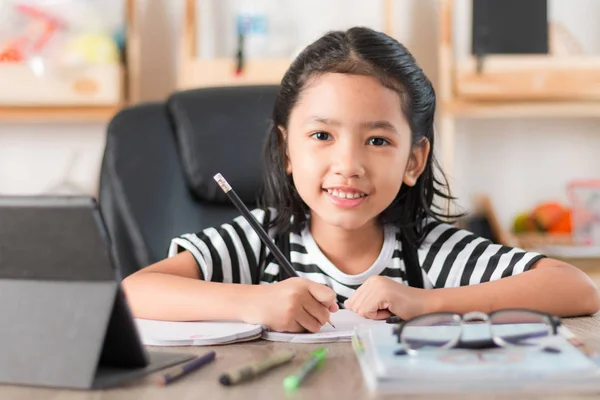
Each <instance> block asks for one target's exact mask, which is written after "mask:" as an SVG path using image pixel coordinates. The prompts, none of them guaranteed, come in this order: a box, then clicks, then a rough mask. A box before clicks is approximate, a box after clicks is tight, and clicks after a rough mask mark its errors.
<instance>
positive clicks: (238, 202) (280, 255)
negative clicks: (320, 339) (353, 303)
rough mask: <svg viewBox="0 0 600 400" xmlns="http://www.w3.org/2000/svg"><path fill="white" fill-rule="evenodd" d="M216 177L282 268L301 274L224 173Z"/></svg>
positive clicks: (292, 274)
mask: <svg viewBox="0 0 600 400" xmlns="http://www.w3.org/2000/svg"><path fill="white" fill-rule="evenodd" d="M214 179H215V181H217V183H218V184H219V186H220V187H221V189H223V191H224V192H225V194H226V195H227V197H229V199H230V200H231V202H232V203H233V204H234V205H235V206H236V207H237V209H238V210H239V211H240V212H241V213H242V215H243V216H244V217H245V218H246V220H247V221H248V223H249V224H250V226H251V227H252V229H254V231H255V232H256V234H257V235H258V237H259V238H260V240H262V241H263V243H264V244H265V245H266V246H267V247H268V248H269V250H271V253H273V256H275V259H277V263H278V264H279V265H280V266H281V268H283V269H284V270H285V272H286V273H287V274H288V275H289V276H292V277H297V276H299V275H298V273H297V272H296V270H295V269H294V267H293V266H292V264H291V263H290V262H289V261H288V259H287V258H286V257H285V256H284V255H283V253H282V252H281V250H279V248H278V247H277V246H276V245H275V243H273V241H272V240H271V238H270V237H269V235H268V234H267V232H265V230H264V229H263V227H262V226H261V225H260V223H259V222H258V221H257V220H256V218H254V215H252V213H251V212H250V210H248V207H246V205H245V204H244V203H243V202H242V200H241V199H240V197H239V196H238V195H237V193H236V192H235V190H233V189H232V187H231V185H229V182H227V180H226V179H225V178H224V177H223V175H221V174H216V175H215V176H214ZM328 322H329V325H331V326H333V328H335V325H333V324H332V323H331V321H328Z"/></svg>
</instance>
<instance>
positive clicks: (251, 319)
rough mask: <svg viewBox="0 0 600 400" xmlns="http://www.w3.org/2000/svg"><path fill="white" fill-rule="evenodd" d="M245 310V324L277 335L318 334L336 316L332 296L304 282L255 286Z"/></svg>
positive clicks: (300, 280) (324, 290)
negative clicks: (264, 326)
mask: <svg viewBox="0 0 600 400" xmlns="http://www.w3.org/2000/svg"><path fill="white" fill-rule="evenodd" d="M252 292H253V293H252V295H251V298H250V299H248V300H249V301H248V303H247V305H246V306H245V307H243V308H244V318H243V319H244V321H246V322H248V323H251V324H262V325H266V326H268V327H269V328H271V329H272V330H275V331H278V332H304V331H309V332H318V331H319V330H320V329H321V327H322V326H323V325H324V324H325V323H327V321H328V320H329V313H330V312H336V311H337V310H338V309H339V307H338V305H337V303H336V294H335V292H334V291H333V290H332V289H330V288H328V287H327V286H325V285H322V284H320V283H316V282H313V281H310V280H308V279H304V278H289V279H286V280H284V281H281V282H277V283H273V284H270V285H258V286H255V290H253V291H252Z"/></svg>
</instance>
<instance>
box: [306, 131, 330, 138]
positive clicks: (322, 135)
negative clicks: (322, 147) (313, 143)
mask: <svg viewBox="0 0 600 400" xmlns="http://www.w3.org/2000/svg"><path fill="white" fill-rule="evenodd" d="M310 136H311V137H314V138H315V139H317V140H331V135H330V134H329V133H327V132H315V133H313V134H312V135H310Z"/></svg>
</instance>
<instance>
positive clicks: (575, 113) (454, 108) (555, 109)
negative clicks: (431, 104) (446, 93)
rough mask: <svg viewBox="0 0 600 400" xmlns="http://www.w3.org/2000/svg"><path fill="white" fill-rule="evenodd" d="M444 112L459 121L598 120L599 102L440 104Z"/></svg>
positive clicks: (468, 102) (454, 102) (451, 101)
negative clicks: (457, 118) (502, 119)
mask: <svg viewBox="0 0 600 400" xmlns="http://www.w3.org/2000/svg"><path fill="white" fill-rule="evenodd" d="M441 110H442V112H443V113H445V114H447V115H450V116H453V117H461V118H472V119H476V118H588V117H589V118H600V101H466V100H460V99H452V100H449V101H447V102H446V103H442V104H441Z"/></svg>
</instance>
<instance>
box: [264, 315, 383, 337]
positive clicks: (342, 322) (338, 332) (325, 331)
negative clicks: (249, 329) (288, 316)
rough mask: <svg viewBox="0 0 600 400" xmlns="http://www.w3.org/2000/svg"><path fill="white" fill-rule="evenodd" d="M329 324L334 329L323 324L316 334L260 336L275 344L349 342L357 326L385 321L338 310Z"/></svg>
mask: <svg viewBox="0 0 600 400" xmlns="http://www.w3.org/2000/svg"><path fill="white" fill-rule="evenodd" d="M331 322H332V323H333V324H334V325H335V329H334V328H333V327H332V326H331V325H329V324H325V325H323V327H322V328H321V330H320V331H319V332H317V333H282V332H273V331H269V330H265V331H264V332H263V334H262V337H263V339H266V340H272V341H275V342H293V343H327V342H349V341H350V340H351V338H352V333H353V331H354V328H355V327H356V326H359V325H365V324H369V325H374V324H378V325H379V324H383V325H385V321H374V320H372V319H367V318H363V317H361V316H359V315H358V314H356V313H354V312H353V311H350V310H339V311H338V312H335V313H332V314H331Z"/></svg>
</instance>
